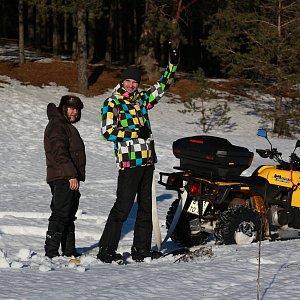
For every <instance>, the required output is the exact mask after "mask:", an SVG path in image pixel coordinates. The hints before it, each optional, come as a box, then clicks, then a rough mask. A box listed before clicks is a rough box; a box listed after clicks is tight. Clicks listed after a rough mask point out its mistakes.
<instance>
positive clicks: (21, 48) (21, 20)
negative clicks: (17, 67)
mask: <svg viewBox="0 0 300 300" xmlns="http://www.w3.org/2000/svg"><path fill="white" fill-rule="evenodd" d="M19 62H20V64H24V63H25V52H24V16H23V0H19Z"/></svg>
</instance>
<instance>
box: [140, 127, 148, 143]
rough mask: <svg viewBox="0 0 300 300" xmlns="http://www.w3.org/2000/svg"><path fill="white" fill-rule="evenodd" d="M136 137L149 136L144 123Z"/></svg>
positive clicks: (144, 137)
mask: <svg viewBox="0 0 300 300" xmlns="http://www.w3.org/2000/svg"><path fill="white" fill-rule="evenodd" d="M138 137H139V138H141V139H144V140H147V139H148V138H149V137H150V130H149V128H148V127H147V126H146V125H144V126H142V127H140V130H139V132H138Z"/></svg>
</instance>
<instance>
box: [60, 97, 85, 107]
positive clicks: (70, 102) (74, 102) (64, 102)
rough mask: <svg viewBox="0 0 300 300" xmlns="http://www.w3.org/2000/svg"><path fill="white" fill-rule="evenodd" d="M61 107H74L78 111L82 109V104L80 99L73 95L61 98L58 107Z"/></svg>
mask: <svg viewBox="0 0 300 300" xmlns="http://www.w3.org/2000/svg"><path fill="white" fill-rule="evenodd" d="M63 106H67V107H74V108H76V109H78V110H81V109H83V103H82V101H81V100H80V98H78V97H76V96H73V95H65V96H62V97H61V99H60V103H59V106H58V107H63Z"/></svg>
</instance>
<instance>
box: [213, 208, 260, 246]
mask: <svg viewBox="0 0 300 300" xmlns="http://www.w3.org/2000/svg"><path fill="white" fill-rule="evenodd" d="M261 229H262V225H261V221H260V218H259V215H258V213H257V212H256V211H255V210H253V209H251V208H250V207H248V206H234V207H231V208H229V209H228V210H227V211H225V212H223V213H222V214H221V216H220V218H219V220H218V221H217V223H216V228H215V237H216V244H218V245H220V244H225V245H230V244H251V243H252V242H257V241H258V240H259V238H260V232H261Z"/></svg>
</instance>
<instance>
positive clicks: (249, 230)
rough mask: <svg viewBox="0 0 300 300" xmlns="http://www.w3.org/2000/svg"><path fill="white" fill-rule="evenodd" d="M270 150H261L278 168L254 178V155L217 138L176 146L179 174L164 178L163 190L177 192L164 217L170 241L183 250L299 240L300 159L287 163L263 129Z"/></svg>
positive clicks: (262, 171)
mask: <svg viewBox="0 0 300 300" xmlns="http://www.w3.org/2000/svg"><path fill="white" fill-rule="evenodd" d="M257 134H258V136H260V137H264V138H265V139H266V140H267V141H268V143H269V144H270V149H266V150H262V149H257V150H256V152H257V153H258V155H260V156H261V157H262V158H269V159H272V160H273V161H275V162H276V164H275V165H262V166H259V167H258V168H257V169H256V170H255V171H254V172H253V174H252V175H251V176H249V177H246V176H241V173H242V172H243V171H244V170H246V169H247V168H249V167H250V165H251V163H252V160H253V156H254V153H253V152H250V151H249V150H248V149H247V148H244V147H240V146H235V145H233V144H231V143H230V142H229V141H228V140H227V139H224V138H220V137H215V136H193V137H186V138H182V139H179V140H177V141H175V142H174V143H173V154H174V155H175V157H176V158H179V160H180V166H179V167H175V168H174V169H176V170H177V171H176V172H173V173H165V172H160V179H159V182H158V183H159V184H161V185H163V186H165V188H166V189H167V190H173V191H176V192H177V195H178V199H176V200H175V201H174V202H173V203H172V205H171V207H170V208H169V210H168V212H167V216H166V227H167V229H168V233H167V236H166V238H165V240H164V241H166V240H167V239H168V238H169V237H171V239H172V240H173V241H174V242H176V243H177V244H179V245H182V246H186V247H191V246H197V245H200V244H203V243H205V242H206V241H207V240H208V238H209V237H210V236H214V237H215V242H216V244H250V243H252V242H256V241H258V240H263V239H269V240H274V239H285V238H298V237H299V229H300V187H299V185H300V159H299V157H298V156H297V154H296V153H295V151H296V149H297V148H298V147H300V140H298V141H297V142H296V146H295V149H294V151H293V152H292V153H291V155H290V156H289V158H290V159H289V162H286V161H284V160H283V159H282V153H280V152H279V151H278V150H277V149H276V148H273V147H272V144H271V142H270V141H269V139H268V136H267V131H266V130H264V129H259V130H258V132H257Z"/></svg>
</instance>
